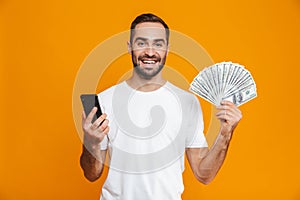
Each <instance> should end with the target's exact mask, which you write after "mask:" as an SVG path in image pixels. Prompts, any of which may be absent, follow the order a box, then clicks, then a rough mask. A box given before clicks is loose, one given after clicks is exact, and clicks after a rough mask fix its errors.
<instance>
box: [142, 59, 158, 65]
mask: <svg viewBox="0 0 300 200" xmlns="http://www.w3.org/2000/svg"><path fill="white" fill-rule="evenodd" d="M143 63H145V64H155V61H154V60H143Z"/></svg>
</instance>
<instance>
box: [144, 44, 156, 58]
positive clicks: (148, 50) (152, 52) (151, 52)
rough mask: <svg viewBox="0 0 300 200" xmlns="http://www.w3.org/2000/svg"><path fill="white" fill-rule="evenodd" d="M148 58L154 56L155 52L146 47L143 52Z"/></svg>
mask: <svg viewBox="0 0 300 200" xmlns="http://www.w3.org/2000/svg"><path fill="white" fill-rule="evenodd" d="M145 53H146V54H147V55H148V56H149V57H152V56H153V55H154V54H155V50H154V48H153V47H151V46H150V47H148V48H147V49H146V52H145Z"/></svg>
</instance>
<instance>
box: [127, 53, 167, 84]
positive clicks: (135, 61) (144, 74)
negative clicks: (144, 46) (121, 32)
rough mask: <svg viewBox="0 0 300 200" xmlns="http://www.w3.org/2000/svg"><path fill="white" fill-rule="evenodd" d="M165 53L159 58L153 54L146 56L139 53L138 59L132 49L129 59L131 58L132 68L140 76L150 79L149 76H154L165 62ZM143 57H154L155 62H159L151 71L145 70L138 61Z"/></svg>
mask: <svg viewBox="0 0 300 200" xmlns="http://www.w3.org/2000/svg"><path fill="white" fill-rule="evenodd" d="M166 57H167V56H166V55H165V56H164V57H163V58H162V59H161V58H160V57H158V56H156V55H153V56H148V55H141V56H139V57H138V59H137V58H136V56H135V55H134V53H133V51H132V52H131V59H132V63H133V66H134V70H135V72H136V73H137V74H138V75H139V76H140V77H142V78H144V79H147V80H150V79H151V78H153V77H155V76H156V75H157V74H158V73H159V72H160V71H161V70H162V68H163V67H164V65H165V62H166ZM143 58H151V59H156V60H157V62H160V64H159V65H158V68H157V69H154V70H152V72H149V71H147V69H143V68H142V67H141V66H140V65H139V61H140V60H142V59H143Z"/></svg>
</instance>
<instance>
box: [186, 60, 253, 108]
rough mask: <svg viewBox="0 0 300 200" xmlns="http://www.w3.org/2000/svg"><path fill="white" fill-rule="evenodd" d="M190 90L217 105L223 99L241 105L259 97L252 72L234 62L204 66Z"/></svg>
mask: <svg viewBox="0 0 300 200" xmlns="http://www.w3.org/2000/svg"><path fill="white" fill-rule="evenodd" d="M190 91H192V92H193V93H195V94H196V95H199V96H200V97H202V98H203V99H205V100H206V101H208V102H210V103H212V104H214V105H216V106H218V105H220V103H221V101H222V100H228V101H231V102H233V103H234V104H235V105H236V106H240V105H242V104H244V103H246V102H248V101H250V100H251V99H253V98H255V97H257V93H256V84H255V82H254V80H253V77H252V75H251V73H250V72H249V71H248V70H246V69H245V67H244V66H242V65H240V64H237V63H232V62H221V63H216V64H214V65H212V66H209V67H207V68H204V69H203V70H202V71H201V72H200V73H199V74H198V75H197V76H196V77H195V78H194V80H193V82H192V83H191V84H190Z"/></svg>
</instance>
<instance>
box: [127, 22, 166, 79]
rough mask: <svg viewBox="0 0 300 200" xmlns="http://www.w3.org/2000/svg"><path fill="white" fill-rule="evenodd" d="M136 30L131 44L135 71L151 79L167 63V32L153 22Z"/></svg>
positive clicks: (140, 25) (137, 27) (141, 25)
mask: <svg viewBox="0 0 300 200" xmlns="http://www.w3.org/2000/svg"><path fill="white" fill-rule="evenodd" d="M134 30H135V31H134V35H133V38H132V43H131V44H129V45H130V49H131V56H132V63H133V65H134V69H135V71H136V73H137V74H138V75H139V76H141V77H142V78H145V79H151V78H152V77H154V76H156V75H157V74H158V73H159V72H160V71H161V69H162V68H163V66H164V64H165V62H166V57H167V52H168V44H167V38H166V30H165V28H164V27H163V25H162V24H160V23H152V22H145V23H140V24H138V25H137V26H136V27H135V29H134Z"/></svg>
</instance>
